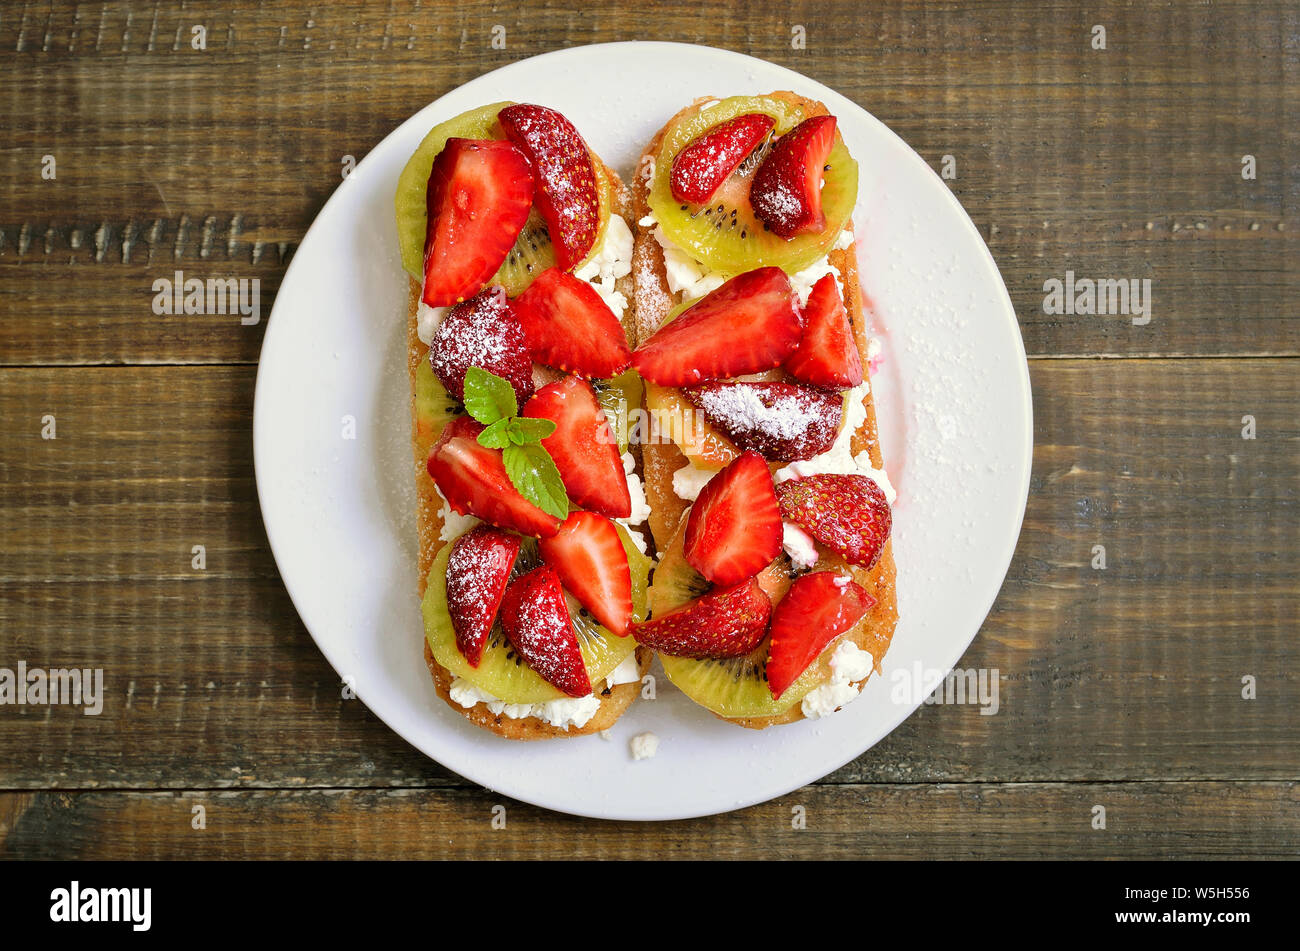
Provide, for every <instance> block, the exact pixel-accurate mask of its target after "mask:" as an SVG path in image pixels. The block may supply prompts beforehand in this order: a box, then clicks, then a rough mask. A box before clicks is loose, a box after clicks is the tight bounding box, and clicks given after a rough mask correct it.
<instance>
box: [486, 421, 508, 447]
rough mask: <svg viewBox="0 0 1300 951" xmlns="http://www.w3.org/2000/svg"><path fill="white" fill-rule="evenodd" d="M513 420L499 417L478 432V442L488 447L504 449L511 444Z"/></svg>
mask: <svg viewBox="0 0 1300 951" xmlns="http://www.w3.org/2000/svg"><path fill="white" fill-rule="evenodd" d="M510 423H511V420H507V419H498V420H497V421H496V422H495V423H493V424H492V425H490V426H488V428H487V429H485V430H483V432H481V433H479V434H478V444H479V445H480V446H484V447H486V448H488V449H504V448H506V446H508V445H510Z"/></svg>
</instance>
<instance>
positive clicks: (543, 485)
mask: <svg viewBox="0 0 1300 951" xmlns="http://www.w3.org/2000/svg"><path fill="white" fill-rule="evenodd" d="M465 410H466V412H468V413H469V414H470V416H472V417H474V419H476V420H477V421H478V422H480V423H482V424H483V426H484V429H483V432H481V433H479V434H478V443H479V445H480V446H484V447H485V448H487V449H500V450H501V455H502V462H504V464H505V468H506V475H507V476H509V478H510V482H511V484H513V485H514V487H515V489H516V490H517V491H518V492H519V494H520V495H522V496H523V497H524V498H526V499H527V500H528V501H529V502H531V503H533V505H536V506H537V507H538V508H539V509H541V510H542V511H543V512H545V513H547V514H548V515H552V516H554V517H555V518H566V517H568V514H569V497H568V496H567V495H566V494H565V492H564V481H563V480H562V479H561V478H560V470H559V469H557V468H555V460H554V459H552V458H551V454H550V453H549V452H547V451H546V447H545V446H543V445H542V444H541V443H542V440H543V439H545V438H546V437H547V436H549V435H551V433H553V432H555V423H553V422H551V421H550V420H549V419H531V418H529V417H527V416H520V415H519V401H518V400H517V399H515V388H514V387H513V386H511V385H510V383H509V381H507V380H503V379H502V378H501V377H499V376H497V375H496V374H494V373H489V372H488V371H486V370H483V369H480V368H479V367H470V368H469V370H468V371H467V372H466V373H465Z"/></svg>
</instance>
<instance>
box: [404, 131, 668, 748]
mask: <svg viewBox="0 0 1300 951" xmlns="http://www.w3.org/2000/svg"><path fill="white" fill-rule="evenodd" d="M592 159H593V161H595V162H597V163H600V164H601V166H602V168H603V169H604V172H605V174H606V175H607V176H608V177H609V181H610V184H611V186H612V188H611V191H612V194H613V196H614V202H613V204H614V207H613V209H612V212H613V214H616V215H620V216H622V217H623V219H624V220H625V221H627V223H628V226H629V227H632V226H633V221H632V219H631V217H630V215H631V212H632V202H631V195H630V194H629V193H628V189H627V186H626V185H624V184H623V182H622V180H621V179H620V178H619V177H618V175H617V174H616V173H615V172H614V170H613V169H611V168H609V167H608V166H605V165H604V163H603V162H601V160H600V159H599V158H597V157H596V156H595V155H594V154H593V156H592ZM407 282H408V286H409V293H408V296H407V334H406V341H407V364H408V371H409V373H410V381H411V421H412V422H411V442H412V451H413V455H414V461H415V491H416V522H417V525H418V529H419V543H420V554H419V572H420V580H419V594H420V597H421V598H423V597H424V591H425V587H426V585H427V582H428V576H429V568H430V566H431V565H432V564H433V561H434V559H435V558H436V557H437V555H438V552H439V550H441V548H442V546H443V545H444V544H447V543H446V542H444V541H443V539H442V529H443V519H442V516H441V514H440V512H441V510H442V505H443V503H442V498H441V497H440V496H439V495H438V493H437V491H436V489H435V487H434V482H433V479H431V478H430V477H429V472H428V469H427V468H426V467H425V464H426V462H427V460H428V458H429V451H430V450H431V449H432V448H433V444H434V443H435V442H436V441H437V440H436V437H434V436H432V435H429V434H426V435H422V434H421V433H420V432H419V431H418V430H417V428H416V425H415V421H416V413H415V371H416V369H417V368H418V367H419V365H420V362H421V361H425V360H428V359H429V348H428V346H426V345H425V344H424V343H423V342H422V341H421V340H420V337H419V334H418V332H417V326H418V324H417V314H418V310H419V302H420V282H419V281H417V280H415V278H413V277H411V276H410V275H409V274H408V275H407ZM616 287H617V289H618V290H619V292H620V293H622V294H623V296H624V297H626V298H627V299H628V308H627V310H626V311H625V312H624V315H623V330H624V333H626V334H628V339H629V340H631V339H633V338H632V336H631V328H632V326H633V316H632V310H633V306H634V304H633V284H632V278H631V276H630V275H628V276H626V277H622V278H619V279H618V281H617V283H616ZM630 451H631V452H632V453H633V455H636V454H637V452H638V450H637V448H636V447H633V448H632V449H631V450H630ZM421 641H423V643H424V661H425V664H426V665H427V666H428V668H429V673H430V675H431V676H432V677H433V686H434V689H435V690H437V692H438V696H440V697H441V698H442V699H443V700H444V701H445V702H446V703H447V705H448V706H449V707H451V708H452V709H453V710H455V711H456V712H457V713H459V714H461V715H462V716H463V717H465V719H467V720H469V721H470V722H471V723H473V724H475V725H477V726H480V727H482V728H483V729H485V730H489V731H491V732H492V733H495V734H497V735H498V736H503V737H506V738H507V739H511V740H543V739H548V738H551V737H572V736H584V735H587V734H591V733H598V732H600V731H601V730H607V729H609V728H610V727H611V726H613V725H614V722H615V721H616V720H618V718H619V717H620V716H622V715H623V713H624V711H626V710H627V708H628V707H630V706H631V705H632V702H633V701H634V700H635V699H636V697H637V693H638V692H639V691H640V689H641V684H640V683H639V682H636V683H627V684H619V685H618V686H616V687H613V688H605V687H604V684H603V682H598V683H594V684H592V687H593V689H594V690H595V691H596V696H598V697H599V698H600V708H599V710H597V711H596V714H595V716H593V717H592V718H591V719H590V720H589V721H587V723H586V724H584V725H583V726H581V727H577V726H570V727H569V728H568V729H564V728H561V727H557V726H553V725H551V724H550V723H547V722H546V721H545V720H541V719H539V718H537V717H532V716H529V717H508V716H506V715H505V714H504V713H502V714H494V713H493V712H492V711H491V710H490V709H489V708H488V706H487V704H486V703H482V702H480V703H476V704H474V705H473V706H472V707H462V706H461V705H460V704H459V703H456V702H455V701H454V700H452V698H451V683H452V675H451V672H450V671H448V670H447V668H445V667H443V666H442V665H441V664H439V663H438V661H437V660H435V659H434V656H433V652H432V651H431V650H430V649H429V642H428V640H427V639H426V638H424V637H423V636H422V637H421ZM636 657H637V662H638V665H639V670H640V676H642V677H644V676H645V674H646V671H647V670H648V669H649V667H650V659H651V652H650V651H648V650H646V649H645V648H642V647H638V648H637V649H636Z"/></svg>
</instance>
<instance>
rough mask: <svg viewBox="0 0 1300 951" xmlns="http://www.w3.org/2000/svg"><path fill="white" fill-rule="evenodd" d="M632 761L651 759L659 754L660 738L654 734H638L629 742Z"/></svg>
mask: <svg viewBox="0 0 1300 951" xmlns="http://www.w3.org/2000/svg"><path fill="white" fill-rule="evenodd" d="M628 746H629V748H630V749H631V751H632V759H634V760H641V759H649V758H650V757H652V756H654V755H655V753H657V752H659V737H657V736H655V734H653V733H638V734H637V735H636V736H634V737H632V739H631V740H630V741H629V742H628Z"/></svg>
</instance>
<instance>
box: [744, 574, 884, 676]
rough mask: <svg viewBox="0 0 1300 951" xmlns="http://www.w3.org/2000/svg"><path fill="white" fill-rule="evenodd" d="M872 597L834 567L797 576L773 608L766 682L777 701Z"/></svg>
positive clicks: (863, 611) (859, 615) (865, 609)
mask: <svg viewBox="0 0 1300 951" xmlns="http://www.w3.org/2000/svg"><path fill="white" fill-rule="evenodd" d="M875 603H876V599H875V598H873V597H872V596H871V595H869V594H867V592H866V589H864V588H863V587H862V586H861V585H859V584H856V583H855V582H854V581H853V579H852V578H850V577H849V576H848V575H846V574H841V573H840V572H838V571H815V572H813V573H812V574H810V575H803V576H802V577H800V578H796V579H795V582H794V584H792V585H790V590H789V592H787V594H786V596H785V597H784V598H782V599H781V602H780V603H779V604H778V605H777V606H776V608H775V609H773V611H772V641H771V643H770V644H769V645H768V648H767V686H768V688H769V689H770V690H771V691H772V696H773V697H774V698H776V699H778V700H779V699H780V697H781V694H783V693H785V692H786V690H787V689H788V688H789V686H790V685H791V684H792V683H794V682H795V681H796V680H798V679H799V675H800V674H802V673H803V672H804V671H805V670H807V669H808V665H809V664H811V663H812V662H813V661H815V660H816V659H817V658H818V656H819V655H820V654H821V652H822V651H823V650H825V649H826V645H827V644H829V643H830V642H831V641H833V640H835V638H837V637H839V636H840V635H841V634H843V633H844V632H845V631H847V630H849V628H851V627H853V626H854V625H855V624H857V623H858V622H859V621H860V620H862V618H863V617H864V616H865V615H866V613H867V612H868V611H870V610H871V606H872V605H874V604H875Z"/></svg>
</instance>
